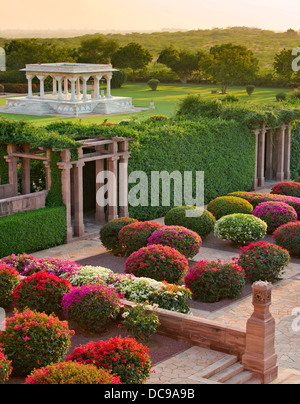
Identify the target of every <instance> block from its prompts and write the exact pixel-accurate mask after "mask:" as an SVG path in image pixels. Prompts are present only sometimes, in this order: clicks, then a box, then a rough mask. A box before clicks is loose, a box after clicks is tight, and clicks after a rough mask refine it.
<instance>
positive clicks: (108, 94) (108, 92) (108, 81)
mask: <svg viewBox="0 0 300 404" xmlns="http://www.w3.org/2000/svg"><path fill="white" fill-rule="evenodd" d="M111 79H112V76H106V97H107V98H111Z"/></svg>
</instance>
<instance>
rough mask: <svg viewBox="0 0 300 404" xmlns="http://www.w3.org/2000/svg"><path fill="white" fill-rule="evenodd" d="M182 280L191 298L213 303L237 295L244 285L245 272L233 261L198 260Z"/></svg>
mask: <svg viewBox="0 0 300 404" xmlns="http://www.w3.org/2000/svg"><path fill="white" fill-rule="evenodd" d="M184 280H185V284H186V286H187V287H188V288H189V289H190V290H191V292H192V296H193V299H195V300H199V301H200V302H207V303H214V302H218V301H220V300H222V299H226V298H228V299H233V298H235V297H237V296H239V295H240V293H241V292H242V290H243V288H244V287H245V272H244V270H243V268H242V267H240V266H239V265H237V264H235V263H227V262H225V263H222V262H221V261H220V260H218V261H199V262H197V263H196V265H194V266H193V267H192V268H191V269H190V270H189V272H188V273H187V275H186V276H185V279H184Z"/></svg>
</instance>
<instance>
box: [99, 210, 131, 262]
mask: <svg viewBox="0 0 300 404" xmlns="http://www.w3.org/2000/svg"><path fill="white" fill-rule="evenodd" d="M136 222H137V220H136V219H132V218H129V217H120V218H118V219H113V220H110V221H109V222H108V223H106V224H105V225H104V226H102V227H101V229H100V241H101V243H102V244H103V246H104V247H105V248H106V249H107V250H108V251H109V252H111V253H112V254H115V255H118V254H121V253H122V249H121V248H120V243H119V232H120V230H121V229H123V227H124V226H127V225H128V224H131V223H136Z"/></svg>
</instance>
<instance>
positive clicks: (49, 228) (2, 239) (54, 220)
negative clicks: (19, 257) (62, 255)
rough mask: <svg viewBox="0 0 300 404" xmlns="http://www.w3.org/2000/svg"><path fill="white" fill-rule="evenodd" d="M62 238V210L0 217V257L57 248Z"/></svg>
mask: <svg viewBox="0 0 300 404" xmlns="http://www.w3.org/2000/svg"><path fill="white" fill-rule="evenodd" d="M65 236H66V208H65V207H64V206H59V207H53V208H43V209H37V210H32V211H28V212H22V213H16V214H14V215H12V216H6V217H2V218H0V257H5V256H7V255H10V254H13V253H14V254H19V253H24V252H25V253H31V252H35V251H39V250H44V249H47V248H51V247H54V246H56V245H60V244H62V243H63V242H64V239H65Z"/></svg>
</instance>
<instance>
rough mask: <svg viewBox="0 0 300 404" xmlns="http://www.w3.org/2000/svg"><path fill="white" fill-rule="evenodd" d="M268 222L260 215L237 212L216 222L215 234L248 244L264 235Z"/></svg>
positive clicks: (237, 242)
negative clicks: (260, 217) (259, 216)
mask: <svg viewBox="0 0 300 404" xmlns="http://www.w3.org/2000/svg"><path fill="white" fill-rule="evenodd" d="M267 228H268V226H267V223H265V222H264V221H263V220H261V219H259V218H258V217H255V216H252V215H245V214H244V213H235V214H233V215H228V216H223V217H222V218H221V219H219V220H218V221H217V222H216V225H215V235H216V237H218V238H221V239H222V240H230V241H232V242H233V243H235V244H248V243H250V242H253V241H257V240H259V239H260V238H262V237H264V236H265V235H266V233H267Z"/></svg>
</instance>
